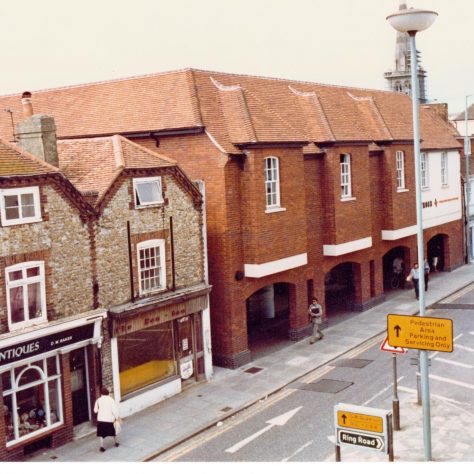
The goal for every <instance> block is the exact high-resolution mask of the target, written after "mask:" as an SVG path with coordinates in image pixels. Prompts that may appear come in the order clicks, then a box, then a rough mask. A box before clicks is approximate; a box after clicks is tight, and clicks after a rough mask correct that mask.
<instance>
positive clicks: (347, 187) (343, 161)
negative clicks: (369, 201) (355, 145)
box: [339, 153, 352, 199]
mask: <svg viewBox="0 0 474 474" xmlns="http://www.w3.org/2000/svg"><path fill="white" fill-rule="evenodd" d="M339 163H340V172H341V199H347V198H351V197H352V180H351V155H350V154H349V153H343V154H341V155H340V157H339Z"/></svg>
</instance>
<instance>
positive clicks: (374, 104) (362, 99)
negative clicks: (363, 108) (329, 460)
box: [347, 92, 393, 140]
mask: <svg viewBox="0 0 474 474" xmlns="http://www.w3.org/2000/svg"><path fill="white" fill-rule="evenodd" d="M347 95H349V97H350V98H351V99H352V100H354V101H355V102H368V103H369V104H370V107H371V108H372V109H373V111H374V112H375V114H376V115H377V118H378V119H379V120H380V123H381V125H382V127H383V128H384V129H385V132H386V133H387V134H388V136H389V137H390V139H391V140H393V135H392V132H391V131H390V129H389V128H388V125H387V122H386V121H385V119H384V117H383V115H382V113H381V112H380V109H379V106H378V105H377V102H376V101H375V98H374V97H356V96H355V95H353V94H351V93H350V92H347Z"/></svg>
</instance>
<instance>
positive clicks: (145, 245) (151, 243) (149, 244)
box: [137, 239, 166, 295]
mask: <svg viewBox="0 0 474 474" xmlns="http://www.w3.org/2000/svg"><path fill="white" fill-rule="evenodd" d="M150 248H157V249H158V255H159V257H160V271H159V275H158V276H159V279H160V286H159V287H156V288H152V289H144V288H143V286H144V285H143V279H142V271H146V269H144V268H142V265H141V259H140V251H141V250H146V249H150ZM165 257H166V253H165V240H164V239H154V240H146V241H144V242H140V243H139V244H137V268H138V283H139V291H140V295H148V294H151V293H156V292H160V291H164V290H166V258H165ZM153 268H156V266H155V267H150V268H149V269H153Z"/></svg>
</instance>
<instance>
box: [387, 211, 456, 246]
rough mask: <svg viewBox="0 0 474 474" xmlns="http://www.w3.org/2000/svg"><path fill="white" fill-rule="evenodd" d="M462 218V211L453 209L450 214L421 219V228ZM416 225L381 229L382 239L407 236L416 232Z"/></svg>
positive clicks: (428, 227)
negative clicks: (395, 228)
mask: <svg viewBox="0 0 474 474" xmlns="http://www.w3.org/2000/svg"><path fill="white" fill-rule="evenodd" d="M460 219H462V212H461V211H455V212H453V213H451V214H447V215H444V216H440V217H432V218H430V219H426V218H424V219H423V229H430V228H431V227H436V226H438V225H442V224H448V223H449V222H454V221H458V220H460ZM417 230H418V228H417V226H416V225H412V226H411V227H404V228H403V229H397V230H383V231H382V240H398V239H403V238H404V237H409V236H410V235H415V234H416V233H417Z"/></svg>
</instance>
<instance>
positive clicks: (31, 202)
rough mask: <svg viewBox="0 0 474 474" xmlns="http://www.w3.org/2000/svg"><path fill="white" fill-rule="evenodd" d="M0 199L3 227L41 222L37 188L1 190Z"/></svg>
mask: <svg viewBox="0 0 474 474" xmlns="http://www.w3.org/2000/svg"><path fill="white" fill-rule="evenodd" d="M0 197H1V199H0V214H1V217H2V225H3V226H9V225H15V224H28V223H31V222H39V221H41V207H40V195H39V188H38V187H29V188H13V189H2V190H0Z"/></svg>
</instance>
